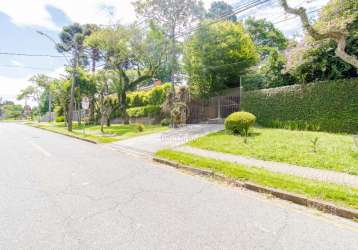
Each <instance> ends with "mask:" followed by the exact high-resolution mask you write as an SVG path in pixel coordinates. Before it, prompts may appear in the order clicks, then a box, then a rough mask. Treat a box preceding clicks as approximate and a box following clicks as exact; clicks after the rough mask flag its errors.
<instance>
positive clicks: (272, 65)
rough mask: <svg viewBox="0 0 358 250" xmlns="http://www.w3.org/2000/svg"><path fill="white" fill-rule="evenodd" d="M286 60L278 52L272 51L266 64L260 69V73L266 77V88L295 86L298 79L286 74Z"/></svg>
mask: <svg viewBox="0 0 358 250" xmlns="http://www.w3.org/2000/svg"><path fill="white" fill-rule="evenodd" d="M285 64H286V58H285V57H284V56H283V55H282V54H281V53H279V52H278V51H277V50H275V49H272V50H271V51H270V54H269V55H268V57H267V59H266V63H265V64H264V65H263V66H262V67H261V68H260V70H259V71H260V73H261V74H263V75H264V76H265V79H264V86H263V87H265V88H274V87H280V86H286V85H292V84H295V82H296V79H295V78H294V77H293V76H291V75H290V74H289V73H288V72H285V73H284V70H285Z"/></svg>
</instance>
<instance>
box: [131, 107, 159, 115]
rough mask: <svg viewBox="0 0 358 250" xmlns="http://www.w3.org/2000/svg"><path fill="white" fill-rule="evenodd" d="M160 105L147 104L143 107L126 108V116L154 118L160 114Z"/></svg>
mask: <svg viewBox="0 0 358 250" xmlns="http://www.w3.org/2000/svg"><path fill="white" fill-rule="evenodd" d="M160 110H161V108H160V106H158V105H147V106H144V107H136V108H129V109H127V113H128V116H129V117H131V118H138V117H151V118H156V117H158V116H159V115H160Z"/></svg>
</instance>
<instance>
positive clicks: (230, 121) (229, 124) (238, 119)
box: [225, 112, 256, 136]
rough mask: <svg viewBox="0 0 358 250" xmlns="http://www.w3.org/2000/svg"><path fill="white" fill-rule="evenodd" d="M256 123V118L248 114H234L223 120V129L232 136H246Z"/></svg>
mask: <svg viewBox="0 0 358 250" xmlns="http://www.w3.org/2000/svg"><path fill="white" fill-rule="evenodd" d="M255 122H256V116H254V115H253V114H251V113H248V112H235V113H232V114H231V115H229V116H228V117H227V118H226V119H225V129H227V130H229V131H231V132H233V133H234V134H241V135H244V136H247V135H248V133H249V128H250V127H251V126H253V125H254V124H255Z"/></svg>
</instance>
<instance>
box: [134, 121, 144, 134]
mask: <svg viewBox="0 0 358 250" xmlns="http://www.w3.org/2000/svg"><path fill="white" fill-rule="evenodd" d="M144 128H145V127H144V125H143V124H141V123H140V124H137V125H136V129H137V131H138V132H143V131H144Z"/></svg>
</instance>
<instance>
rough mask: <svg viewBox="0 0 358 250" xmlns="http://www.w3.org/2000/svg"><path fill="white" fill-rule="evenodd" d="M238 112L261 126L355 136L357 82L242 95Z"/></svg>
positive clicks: (347, 81)
mask: <svg viewBox="0 0 358 250" xmlns="http://www.w3.org/2000/svg"><path fill="white" fill-rule="evenodd" d="M241 108H242V110H245V111H248V112H251V113H253V114H255V115H256V117H257V122H258V123H259V124H261V125H263V126H267V127H274V128H288V129H299V130H314V131H328V132H347V133H357V132H358V78H353V79H346V80H336V81H326V82H319V83H311V84H307V85H293V86H287V87H281V88H274V89H265V90H257V91H249V92H244V93H243V94H242V99H241Z"/></svg>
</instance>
